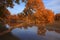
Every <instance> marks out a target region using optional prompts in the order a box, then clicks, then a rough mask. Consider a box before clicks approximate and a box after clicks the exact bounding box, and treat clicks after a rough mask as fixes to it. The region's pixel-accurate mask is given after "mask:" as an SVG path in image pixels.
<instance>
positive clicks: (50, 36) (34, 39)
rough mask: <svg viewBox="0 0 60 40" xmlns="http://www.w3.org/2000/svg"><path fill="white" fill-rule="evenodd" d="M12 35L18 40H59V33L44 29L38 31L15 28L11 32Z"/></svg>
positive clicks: (33, 28)
mask: <svg viewBox="0 0 60 40" xmlns="http://www.w3.org/2000/svg"><path fill="white" fill-rule="evenodd" d="M12 34H13V35H14V36H17V37H18V38H20V40H60V33H58V32H57V31H54V30H53V31H52V29H51V30H50V29H49V30H46V28H44V29H39V28H38V27H35V26H33V27H28V28H27V29H24V28H23V27H22V28H16V29H14V30H12Z"/></svg>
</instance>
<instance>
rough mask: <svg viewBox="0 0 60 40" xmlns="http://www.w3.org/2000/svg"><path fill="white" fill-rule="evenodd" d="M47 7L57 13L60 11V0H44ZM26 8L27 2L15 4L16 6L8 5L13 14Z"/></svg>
mask: <svg viewBox="0 0 60 40" xmlns="http://www.w3.org/2000/svg"><path fill="white" fill-rule="evenodd" d="M43 3H44V5H45V8H47V9H50V10H52V11H53V12H54V13H55V14H56V13H60V0H43ZM24 8H25V3H21V4H19V5H18V4H15V6H14V8H10V7H8V8H7V9H8V10H9V11H10V12H11V14H12V15H13V14H18V13H20V12H22V11H23V10H24Z"/></svg>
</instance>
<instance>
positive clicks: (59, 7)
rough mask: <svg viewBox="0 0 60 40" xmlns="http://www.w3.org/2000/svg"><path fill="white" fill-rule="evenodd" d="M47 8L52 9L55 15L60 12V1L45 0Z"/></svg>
mask: <svg viewBox="0 0 60 40" xmlns="http://www.w3.org/2000/svg"><path fill="white" fill-rule="evenodd" d="M43 2H44V4H45V7H46V8H48V9H52V10H53V11H54V12H55V13H59V12H60V0H43Z"/></svg>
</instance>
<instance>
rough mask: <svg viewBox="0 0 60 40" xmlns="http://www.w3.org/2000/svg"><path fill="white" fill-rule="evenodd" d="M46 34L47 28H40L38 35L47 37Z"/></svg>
mask: <svg viewBox="0 0 60 40" xmlns="http://www.w3.org/2000/svg"><path fill="white" fill-rule="evenodd" d="M45 33H46V27H43V26H41V27H38V35H45Z"/></svg>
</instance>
